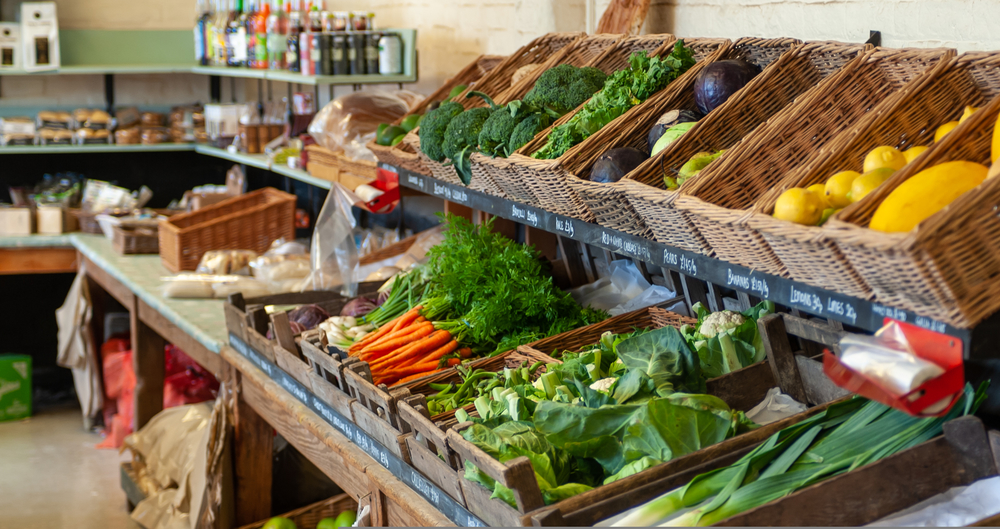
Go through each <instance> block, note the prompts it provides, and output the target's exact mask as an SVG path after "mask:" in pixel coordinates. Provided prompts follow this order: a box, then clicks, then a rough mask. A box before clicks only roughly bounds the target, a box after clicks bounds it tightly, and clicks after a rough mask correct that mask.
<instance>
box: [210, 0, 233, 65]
mask: <svg viewBox="0 0 1000 529" xmlns="http://www.w3.org/2000/svg"><path fill="white" fill-rule="evenodd" d="M228 18H229V13H228V12H227V11H226V2H225V0H215V18H214V19H213V20H212V31H211V33H210V34H211V36H212V46H213V47H214V48H215V52H214V53H213V54H212V65H213V66H225V65H226V62H227V61H226V21H227V20H228Z"/></svg>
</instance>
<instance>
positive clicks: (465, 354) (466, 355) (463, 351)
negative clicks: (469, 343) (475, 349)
mask: <svg viewBox="0 0 1000 529" xmlns="http://www.w3.org/2000/svg"><path fill="white" fill-rule="evenodd" d="M458 356H461V357H462V358H469V357H470V356H472V349H469V348H468V347H463V348H461V349H459V350H458Z"/></svg>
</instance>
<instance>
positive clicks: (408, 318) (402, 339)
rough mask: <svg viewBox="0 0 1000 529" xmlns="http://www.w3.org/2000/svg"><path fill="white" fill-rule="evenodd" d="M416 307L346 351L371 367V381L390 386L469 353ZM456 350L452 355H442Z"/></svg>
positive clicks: (411, 378)
mask: <svg viewBox="0 0 1000 529" xmlns="http://www.w3.org/2000/svg"><path fill="white" fill-rule="evenodd" d="M421 308H423V307H422V306H417V307H414V308H412V309H410V310H409V311H407V312H405V313H403V314H402V315H400V316H399V317H397V318H396V319H394V320H392V321H389V322H387V323H386V324H385V325H383V326H381V327H380V328H379V329H378V330H376V331H374V332H371V333H369V334H368V335H366V336H365V337H364V339H362V340H361V341H358V342H356V343H355V344H354V345H352V346H351V348H350V350H349V353H350V355H351V356H356V357H358V358H359V359H361V360H364V361H365V362H368V365H369V367H370V368H371V372H372V377H373V378H374V382H375V384H386V385H389V386H393V385H396V384H402V383H404V382H409V381H410V380H414V379H417V378H420V377H423V376H425V375H429V374H431V373H435V372H437V371H441V370H442V369H445V368H447V367H449V366H453V365H456V364H458V363H460V362H461V361H462V359H463V358H468V357H469V356H471V355H472V350H471V349H469V348H467V347H465V348H459V346H458V342H457V341H455V339H454V338H453V337H452V335H451V333H450V332H448V331H445V330H435V329H434V324H433V323H431V322H429V321H427V319H426V318H424V317H423V316H421V315H420V309H421ZM453 353H457V355H456V356H452V357H449V358H448V359H447V360H445V357H446V356H448V355H452V354H453Z"/></svg>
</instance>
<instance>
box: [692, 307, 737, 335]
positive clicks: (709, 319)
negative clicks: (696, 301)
mask: <svg viewBox="0 0 1000 529" xmlns="http://www.w3.org/2000/svg"><path fill="white" fill-rule="evenodd" d="M745 321H747V319H746V317H745V316H743V315H742V314H740V313H739V312H733V311H730V310H723V311H720V312H713V313H711V314H709V315H708V316H706V317H705V319H704V320H702V322H701V327H699V328H698V332H699V333H700V334H701V335H702V336H704V337H705V338H714V337H715V335H717V334H719V333H720V332H722V331H726V330H729V329H735V328H736V327H739V326H740V325H742V324H743V322H745Z"/></svg>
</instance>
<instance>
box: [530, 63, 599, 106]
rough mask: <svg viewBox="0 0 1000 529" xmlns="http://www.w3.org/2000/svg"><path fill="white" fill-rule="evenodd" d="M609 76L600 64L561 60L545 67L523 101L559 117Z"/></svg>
mask: <svg viewBox="0 0 1000 529" xmlns="http://www.w3.org/2000/svg"><path fill="white" fill-rule="evenodd" d="M605 79H607V76H606V75H605V74H604V72H602V71H600V70H598V69H597V68H592V67H585V68H577V67H576V66H571V65H569V64H560V65H559V66H556V67H555V68H550V69H548V70H546V71H545V73H543V74H542V75H541V76H540V77H539V78H538V81H536V82H535V86H534V87H532V88H531V90H529V91H528V93H527V94H526V95H525V96H524V102H525V103H527V104H528V105H531V106H533V107H535V108H539V109H544V110H545V111H546V112H548V113H550V114H552V115H553V117H559V116H562V115H563V114H565V113H567V112H569V111H571V110H573V109H574V108H576V107H578V106H580V105H582V104H583V103H585V102H586V101H587V100H588V99H590V97H591V96H592V95H594V92H597V91H598V90H600V89H601V88H603V87H604V81H605Z"/></svg>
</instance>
